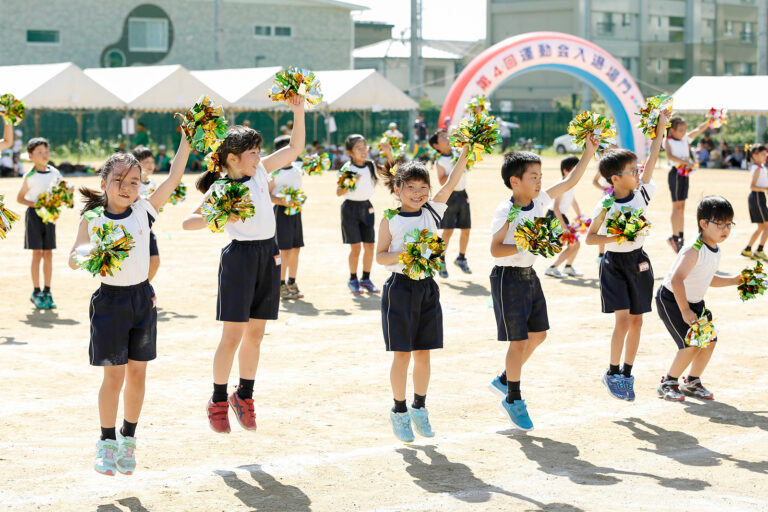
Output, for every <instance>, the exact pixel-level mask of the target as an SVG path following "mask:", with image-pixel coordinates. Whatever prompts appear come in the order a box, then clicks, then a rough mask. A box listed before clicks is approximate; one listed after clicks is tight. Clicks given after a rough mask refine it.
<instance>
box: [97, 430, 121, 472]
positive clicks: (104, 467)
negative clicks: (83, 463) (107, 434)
mask: <svg viewBox="0 0 768 512" xmlns="http://www.w3.org/2000/svg"><path fill="white" fill-rule="evenodd" d="M116 455H117V441H115V440H114V439H99V442H98V443H96V462H94V463H93V469H95V470H96V471H97V472H98V473H101V474H102V475H109V476H115V474H116V473H117V468H116V466H115V456H116Z"/></svg>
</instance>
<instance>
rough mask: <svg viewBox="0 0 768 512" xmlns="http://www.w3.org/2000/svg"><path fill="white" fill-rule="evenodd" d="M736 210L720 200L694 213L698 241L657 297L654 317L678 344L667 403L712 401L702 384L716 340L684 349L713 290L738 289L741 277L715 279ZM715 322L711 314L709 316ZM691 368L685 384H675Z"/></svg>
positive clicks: (662, 391)
mask: <svg viewBox="0 0 768 512" xmlns="http://www.w3.org/2000/svg"><path fill="white" fill-rule="evenodd" d="M732 220H733V207H732V206H731V203H729V202H728V201H727V200H726V199H725V198H723V197H721V196H707V197H705V198H704V199H702V200H701V202H700V203H699V206H698V208H697V209H696V221H697V222H698V224H699V237H698V238H697V239H696V241H695V242H693V243H692V244H688V245H686V246H685V247H684V248H683V249H681V250H680V252H679V253H678V255H677V258H676V259H675V263H674V264H673V265H672V268H671V269H670V271H669V273H668V274H667V276H666V277H665V278H664V282H663V284H662V285H661V286H660V287H659V289H658V291H657V292H656V311H658V313H659V317H661V321H662V322H664V325H665V326H666V328H667V330H668V331H669V334H671V335H672V339H673V340H674V341H675V343H676V344H677V348H678V351H677V355H675V359H674V360H673V361H672V365H671V366H670V367H669V371H668V372H667V375H666V377H662V378H661V384H659V387H658V389H657V391H658V393H659V396H660V397H662V398H663V399H664V400H671V401H675V402H682V401H683V400H685V395H689V396H692V397H695V398H701V399H704V400H711V399H712V398H714V395H713V394H712V393H710V392H709V391H707V389H706V388H705V387H704V386H703V385H702V384H701V374H702V373H704V369H705V368H706V367H707V363H709V359H710V358H711V357H712V353H713V352H714V351H715V345H716V343H715V341H716V340H713V341H712V343H710V344H709V345H708V346H707V347H706V348H699V347H691V346H686V343H685V336H686V334H687V332H688V329H689V327H690V325H691V324H693V323H695V322H696V321H697V320H698V319H699V317H700V316H701V315H702V314H703V312H704V310H705V305H704V294H705V293H706V291H707V288H709V287H710V286H738V285H739V284H741V275H735V276H728V277H726V276H720V275H715V273H716V272H717V267H718V265H719V263H720V248H719V247H718V243H720V242H723V241H725V239H726V238H728V235H730V234H731V228H732V227H733V222H731V221H732ZM707 317H708V318H709V320H710V321H712V313H710V312H707ZM688 365H691V369H690V371H689V373H688V378H687V379H683V385H682V392H681V391H680V387H681V386H680V384H679V383H678V381H677V379H678V378H679V377H680V375H681V374H682V373H683V371H685V369H686V368H687V367H688Z"/></svg>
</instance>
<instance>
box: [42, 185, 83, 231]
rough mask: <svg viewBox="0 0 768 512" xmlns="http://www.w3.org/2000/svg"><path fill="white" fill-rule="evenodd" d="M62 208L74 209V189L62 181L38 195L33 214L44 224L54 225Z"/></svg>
mask: <svg viewBox="0 0 768 512" xmlns="http://www.w3.org/2000/svg"><path fill="white" fill-rule="evenodd" d="M62 207H66V208H74V207H75V187H73V186H72V185H69V184H68V183H67V182H66V181H64V180H61V181H59V182H58V183H57V184H56V185H54V186H53V187H51V188H50V189H49V190H47V191H46V192H43V193H42V194H40V195H39V196H38V197H37V201H36V202H35V212H37V215H38V216H39V217H40V219H42V221H43V223H45V224H53V223H55V222H56V221H57V220H58V219H59V215H60V214H61V208H62Z"/></svg>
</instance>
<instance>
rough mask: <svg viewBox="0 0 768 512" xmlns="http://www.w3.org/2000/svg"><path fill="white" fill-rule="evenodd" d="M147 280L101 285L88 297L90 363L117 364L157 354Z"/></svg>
mask: <svg viewBox="0 0 768 512" xmlns="http://www.w3.org/2000/svg"><path fill="white" fill-rule="evenodd" d="M154 296H155V291H154V290H153V289H152V285H150V284H149V281H144V282H143V283H139V284H135V285H132V286H111V285H108V284H103V283H102V285H101V287H100V288H99V289H98V290H96V291H95V292H94V294H93V295H92V296H91V306H90V308H89V310H88V314H89V316H90V318H91V344H90V347H89V348H88V355H89V356H90V358H91V365H93V366H116V365H121V364H127V363H128V360H129V359H130V360H131V361H151V360H153V359H154V358H156V357H157V309H156V308H155V304H154V301H153V298H154Z"/></svg>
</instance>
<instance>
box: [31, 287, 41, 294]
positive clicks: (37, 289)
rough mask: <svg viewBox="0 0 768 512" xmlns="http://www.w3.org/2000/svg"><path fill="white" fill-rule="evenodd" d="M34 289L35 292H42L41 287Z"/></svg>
mask: <svg viewBox="0 0 768 512" xmlns="http://www.w3.org/2000/svg"><path fill="white" fill-rule="evenodd" d="M32 291H33V292H34V293H40V288H35V289H34V290H32Z"/></svg>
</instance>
